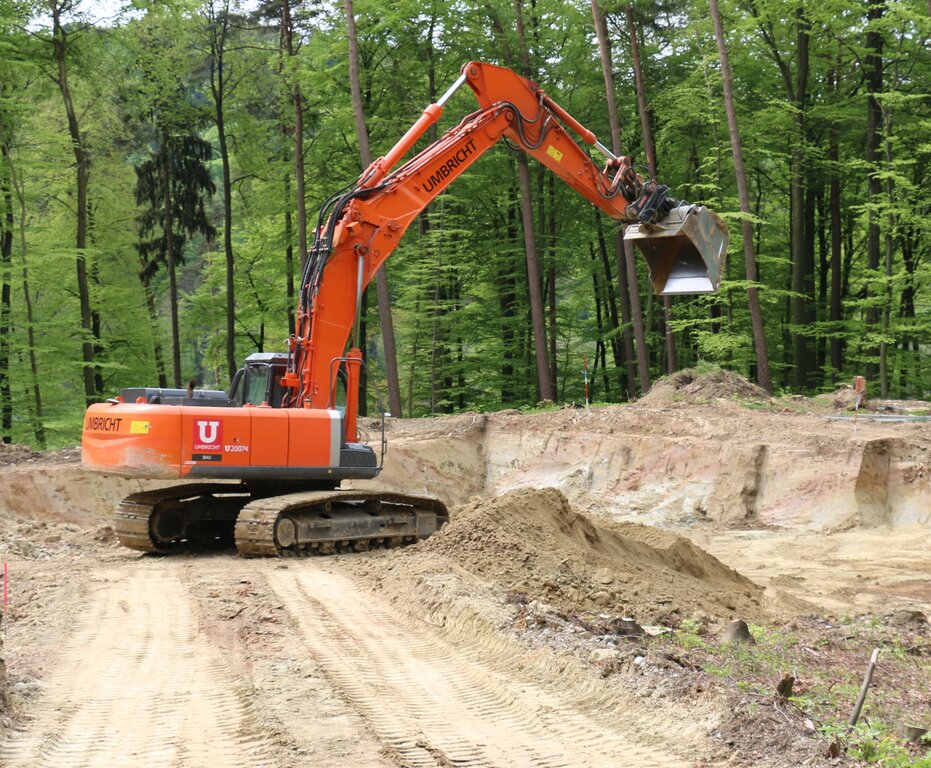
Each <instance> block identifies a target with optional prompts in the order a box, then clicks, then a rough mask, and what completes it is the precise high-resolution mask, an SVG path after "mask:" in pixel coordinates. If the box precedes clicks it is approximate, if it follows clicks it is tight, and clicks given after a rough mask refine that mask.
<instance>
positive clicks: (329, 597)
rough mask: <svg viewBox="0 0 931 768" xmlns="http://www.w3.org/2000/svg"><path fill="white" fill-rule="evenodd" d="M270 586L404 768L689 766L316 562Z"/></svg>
mask: <svg viewBox="0 0 931 768" xmlns="http://www.w3.org/2000/svg"><path fill="white" fill-rule="evenodd" d="M298 569H299V570H298ZM269 582H270V584H271V586H272V588H273V589H274V590H275V592H276V593H277V595H278V597H279V599H280V600H281V601H282V602H283V603H284V605H285V608H286V609H287V610H288V612H289V613H290V614H291V617H292V619H293V620H294V622H295V625H296V626H297V629H298V631H299V633H300V634H301V635H302V637H303V640H304V642H305V643H306V645H307V646H308V648H309V649H310V651H311V652H312V653H313V655H314V657H315V658H316V660H317V662H318V663H319V664H320V666H321V667H322V668H323V669H324V670H325V673H326V674H327V675H328V676H329V677H330V679H331V681H332V683H333V684H334V685H335V686H336V688H337V689H339V690H340V691H341V693H342V694H343V695H344V696H345V697H346V698H347V699H348V700H349V701H350V702H351V703H352V704H353V706H354V707H355V708H356V709H357V710H358V711H359V712H360V714H362V716H363V717H364V718H365V719H366V720H367V721H368V722H369V724H370V725H371V727H372V729H373V730H374V731H375V733H376V734H377V735H378V737H379V739H380V740H381V741H382V743H383V744H384V745H385V746H386V747H387V749H388V750H389V752H390V753H391V754H392V755H393V756H394V758H395V760H396V761H397V762H398V764H399V765H402V766H405V768H406V767H408V766H410V767H411V768H420V767H421V766H423V767H424V768H437V766H457V767H458V766H462V767H463V768H466V767H468V768H473V767H475V768H478V767H487V768H492V767H499V768H511V766H534V767H535V768H547V767H550V766H579V767H581V766H592V767H593V768H595V767H600V766H604V767H605V768H608V766H610V767H611V768H614V766H618V765H623V766H625V768H656V767H657V766H664V768H676V766H686V765H688V763H686V762H683V761H682V760H680V759H679V758H677V757H676V756H674V755H671V754H669V753H664V752H662V751H661V750H657V749H652V748H650V747H648V746H646V745H642V744H636V743H634V742H632V741H631V740H629V739H626V738H624V737H623V736H622V735H621V734H620V733H618V731H617V730H616V729H612V728H609V727H607V726H605V725H603V724H601V723H599V722H597V721H596V720H594V719H592V718H591V717H588V716H587V715H585V714H584V713H583V712H581V711H578V710H577V709H574V708H573V707H572V706H571V705H570V704H568V703H567V702H563V701H560V700H559V698H558V697H557V696H555V695H554V694H552V693H549V692H547V691H544V690H542V689H540V688H538V687H537V686H534V685H532V684H529V683H526V682H523V681H518V680H516V679H511V678H509V677H507V676H506V675H504V674H501V673H499V672H497V671H495V670H494V669H493V668H491V667H490V666H486V665H485V664H483V663H482V662H480V661H477V660H475V658H469V657H467V650H466V649H462V648H457V647H456V646H454V645H452V644H451V643H449V642H448V641H446V640H444V639H443V638H442V637H440V636H439V635H438V634H435V633H433V632H431V631H430V630H429V629H428V628H426V627H424V628H423V630H417V629H412V628H411V627H410V626H407V625H404V624H402V623H401V622H399V621H397V620H395V619H394V618H392V617H391V616H390V615H389V614H388V612H387V611H386V609H385V608H383V607H381V606H380V605H379V603H378V601H377V600H375V599H374V598H372V597H371V596H370V595H368V594H366V593H365V592H364V591H362V590H360V589H358V588H357V587H356V586H355V585H354V584H353V582H352V581H350V580H349V579H348V578H346V577H343V576H340V575H337V574H334V573H330V572H327V571H325V570H323V569H322V568H321V567H320V566H317V565H316V564H313V563H309V562H308V563H302V564H301V565H299V566H295V567H293V568H292V569H289V570H288V571H286V572H281V571H279V572H277V573H274V574H271V575H270V576H269Z"/></svg>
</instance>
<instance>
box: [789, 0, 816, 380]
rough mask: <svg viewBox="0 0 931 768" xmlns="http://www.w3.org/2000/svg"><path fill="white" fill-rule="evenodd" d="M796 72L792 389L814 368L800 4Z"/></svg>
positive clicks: (804, 30)
mask: <svg viewBox="0 0 931 768" xmlns="http://www.w3.org/2000/svg"><path fill="white" fill-rule="evenodd" d="M795 22H796V44H795V51H796V57H797V62H796V72H795V88H794V89H793V93H794V98H792V96H793V93H790V94H787V95H788V96H789V97H790V100H792V101H794V105H793V106H794V111H795V138H794V141H793V144H792V149H791V154H790V158H789V174H790V183H789V188H790V191H789V196H790V197H789V208H790V212H789V216H790V219H791V227H792V235H791V241H792V242H791V250H792V291H793V294H794V295H793V297H792V325H793V328H792V348H793V358H794V361H795V368H794V377H793V381H794V386H795V389H796V391H799V392H801V391H804V390H807V389H809V388H810V387H811V384H812V382H811V381H810V376H811V374H812V372H813V369H814V360H813V357H814V339H813V338H812V336H811V335H809V334H808V333H805V332H804V331H803V329H806V328H809V327H810V325H811V323H812V321H813V320H814V318H813V317H812V312H811V308H812V305H813V301H814V297H813V296H812V295H811V294H812V287H813V279H814V275H813V267H814V259H813V254H812V246H813V244H814V241H813V240H812V238H811V236H810V230H811V227H810V216H809V209H808V206H807V205H806V203H807V201H808V190H807V184H806V176H807V174H806V169H805V152H804V142H805V138H806V133H807V125H806V123H807V118H806V109H807V101H808V50H809V41H810V36H809V30H810V28H811V25H810V23H809V21H808V19H807V18H806V17H805V12H804V8H803V7H802V6H798V7H796V10H795Z"/></svg>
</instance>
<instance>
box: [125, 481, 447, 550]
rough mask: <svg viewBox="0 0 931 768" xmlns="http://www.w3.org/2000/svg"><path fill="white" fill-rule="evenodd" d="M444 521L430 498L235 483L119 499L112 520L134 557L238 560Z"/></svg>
mask: <svg viewBox="0 0 931 768" xmlns="http://www.w3.org/2000/svg"><path fill="white" fill-rule="evenodd" d="M448 520H449V513H448V512H447V510H446V506H445V505H444V504H443V503H442V502H441V501H438V500H437V499H431V498H426V497H421V496H407V495H405V494H398V493H382V492H378V491H355V490H325V491H301V492H298V493H287V494H280V495H274V496H259V497H257V496H256V495H255V494H253V493H250V491H249V490H248V489H247V488H245V487H244V486H241V485H237V484H235V483H196V484H194V483H192V484H189V485H178V486H173V487H170V488H161V489H159V490H154V491H143V492H141V493H134V494H132V495H131V496H127V497H126V498H125V499H123V501H122V502H120V505H119V507H118V508H117V512H116V517H115V521H114V529H115V531H116V535H117V538H118V539H119V541H120V544H122V545H123V546H124V547H129V548H130V549H135V550H138V551H140V552H151V553H157V554H171V553H175V552H183V551H191V550H204V549H208V550H209V549H214V550H215V549H224V548H229V547H231V546H232V545H233V543H234V542H235V545H236V548H237V549H238V550H239V553H240V554H241V555H243V556H246V557H302V556H308V555H314V554H331V553H334V552H339V551H357V552H358V551H363V550H366V549H369V548H372V547H381V546H384V547H396V546H401V545H403V544H410V543H413V542H415V541H417V540H419V539H425V538H427V537H428V536H430V535H431V534H432V533H434V532H435V531H436V530H438V529H439V528H440V527H442V526H443V525H444V524H445V523H446V522H447V521H448Z"/></svg>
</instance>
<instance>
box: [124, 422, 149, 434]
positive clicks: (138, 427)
mask: <svg viewBox="0 0 931 768" xmlns="http://www.w3.org/2000/svg"><path fill="white" fill-rule="evenodd" d="M129 432H130V434H132V435H147V434H149V422H147V421H131V422H130V423H129Z"/></svg>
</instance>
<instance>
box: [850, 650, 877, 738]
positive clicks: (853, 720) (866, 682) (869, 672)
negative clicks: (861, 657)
mask: <svg viewBox="0 0 931 768" xmlns="http://www.w3.org/2000/svg"><path fill="white" fill-rule="evenodd" d="M878 658H879V648H874V649H873V655H872V656H870V664H869V666H868V667H867V668H866V675H864V677H863V685H861V686H860V695H859V696H858V697H857V703H856V704H855V705H854V707H853V712H852V713H851V715H850V725H851V726H854V725H856V724H857V720H859V719H860V710H861V709H863V702H864V701H866V692H867V691H868V690H869V688H870V682H871V681H872V680H873V670H874V669H875V668H876V660H877V659H878Z"/></svg>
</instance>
